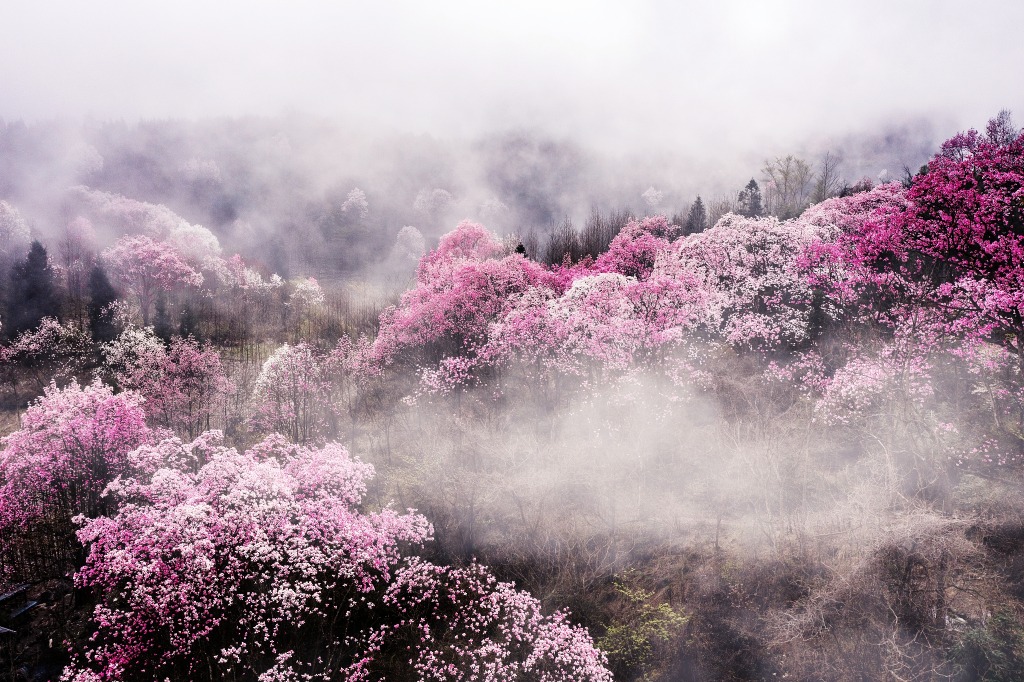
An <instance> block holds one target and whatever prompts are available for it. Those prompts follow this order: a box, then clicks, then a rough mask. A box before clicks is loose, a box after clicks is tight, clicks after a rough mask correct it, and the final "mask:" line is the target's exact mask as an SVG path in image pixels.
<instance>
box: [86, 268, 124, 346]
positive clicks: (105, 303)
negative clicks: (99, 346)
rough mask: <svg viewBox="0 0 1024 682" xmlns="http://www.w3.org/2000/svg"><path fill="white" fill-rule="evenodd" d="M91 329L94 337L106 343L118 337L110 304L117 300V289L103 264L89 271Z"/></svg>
mask: <svg viewBox="0 0 1024 682" xmlns="http://www.w3.org/2000/svg"><path fill="white" fill-rule="evenodd" d="M88 287H89V329H90V331H92V338H93V339H95V340H96V341H99V342H103V343H106V342H108V341H113V340H114V339H115V338H117V328H116V326H115V325H114V321H113V318H112V316H111V310H110V305H111V304H112V303H114V302H115V301H117V290H115V289H114V287H113V286H112V285H111V284H110V280H109V279H107V272H106V271H105V270H104V269H103V266H101V265H94V266H93V268H92V270H90V271H89V285H88Z"/></svg>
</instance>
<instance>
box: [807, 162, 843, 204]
mask: <svg viewBox="0 0 1024 682" xmlns="http://www.w3.org/2000/svg"><path fill="white" fill-rule="evenodd" d="M842 162H843V158H842V157H841V156H840V155H839V154H834V153H832V152H825V155H824V156H822V157H821V162H820V163H819V164H818V172H817V173H816V174H815V176H814V193H813V194H812V196H811V201H812V202H813V203H815V204H816V203H818V202H819V201H825V199H828V198H829V197H834V196H836V195H837V194H839V191H840V190H841V189H842V187H843V181H842V180H841V179H840V178H839V165H840V164H841V163H842Z"/></svg>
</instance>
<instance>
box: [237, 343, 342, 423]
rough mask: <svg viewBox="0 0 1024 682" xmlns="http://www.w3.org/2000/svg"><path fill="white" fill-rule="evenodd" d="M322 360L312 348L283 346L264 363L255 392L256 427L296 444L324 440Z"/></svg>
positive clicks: (325, 386) (326, 409)
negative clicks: (284, 437)
mask: <svg viewBox="0 0 1024 682" xmlns="http://www.w3.org/2000/svg"><path fill="white" fill-rule="evenodd" d="M322 362H323V361H322V358H321V357H320V355H319V354H318V353H317V352H316V351H315V350H314V349H313V348H312V347H311V346H309V345H307V344H305V343H299V344H296V345H294V346H292V345H289V344H287V343H286V344H284V345H282V346H281V347H280V348H278V349H277V350H276V351H274V353H273V354H272V355H271V356H270V357H269V358H267V361H266V362H264V363H263V368H262V369H261V370H260V374H259V376H258V377H257V378H256V384H255V387H254V389H253V397H252V400H253V412H254V414H253V417H252V422H253V425H254V426H255V427H256V428H257V429H259V430H261V431H263V432H265V433H270V432H278V433H282V434H284V435H286V436H287V437H288V438H290V439H291V440H292V441H294V442H296V443H306V442H309V441H315V440H318V439H322V438H323V436H324V433H325V430H326V428H327V425H328V412H329V405H328V404H327V400H326V398H327V393H328V384H327V381H326V378H325V376H324V370H323V365H322Z"/></svg>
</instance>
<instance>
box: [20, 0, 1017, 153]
mask: <svg viewBox="0 0 1024 682" xmlns="http://www.w3.org/2000/svg"><path fill="white" fill-rule="evenodd" d="M3 4H4V5H5V6H4V7H2V8H0V116H2V117H4V118H6V119H8V120H10V119H17V118H22V119H26V120H38V119H45V118H51V117H56V116H71V117H79V116H92V117H95V118H98V119H107V118H124V119H127V120H132V119H135V118H139V117H144V118H166V117H202V116H208V115H245V114H266V115H273V114H277V113H281V112H284V111H302V112H310V113H316V114H326V115H330V116H337V117H339V118H342V119H344V120H348V121H352V122H359V123H364V124H368V125H374V126H378V125H379V126H381V127H382V128H383V129H394V130H399V131H403V132H428V133H433V134H437V135H453V134H456V135H463V134H469V135H471V134H473V133H476V132H480V131H483V130H490V129H495V128H504V127H509V126H525V127H536V128H542V129H546V130H548V131H550V132H552V133H555V134H573V135H575V136H577V137H579V138H580V139H581V140H582V141H584V142H586V143H588V144H592V145H594V146H596V147H605V148H608V149H619V150H624V149H638V148H654V147H660V148H663V149H676V148H679V149H690V150H691V151H693V150H694V149H695V148H700V147H703V146H707V145H708V144H709V141H714V146H715V149H716V150H717V151H719V152H721V151H728V150H730V149H732V150H735V151H743V150H748V149H752V148H755V147H757V146H759V145H760V146H763V145H764V140H765V139H766V138H768V139H771V140H799V139H802V138H806V137H808V136H815V135H816V136H829V135H841V134H844V133H847V132H852V131H859V130H869V129H871V128H873V127H877V126H878V125H880V124H884V123H885V122H887V121H891V120H894V119H907V118H913V117H928V118H931V119H933V120H935V121H936V122H937V123H938V124H939V127H940V128H941V129H942V130H946V129H951V130H955V129H958V128H964V127H969V126H974V127H981V126H983V125H984V123H985V121H986V120H987V119H988V118H989V117H990V116H992V115H994V114H995V113H996V111H998V110H999V109H1000V108H1004V107H1005V108H1010V109H1013V110H1014V111H1015V113H1016V114H1017V116H1016V118H1017V120H1018V121H1020V120H1022V119H1024V87H1022V84H1024V39H1022V38H1021V27H1022V26H1024V2H1021V1H1019V0H1002V1H997V0H972V2H963V1H962V2H949V1H946V0H934V1H926V0H886V1H884V2H882V1H879V0H854V1H852V2H843V3H826V2H824V1H823V0H817V1H812V0H789V1H779V2H768V1H762V2H759V1H757V0H721V1H709V2H700V3H698V2H684V1H677V2H671V1H667V2H606V1H603V0H602V1H592V2H575V1H573V2H558V1H557V0H548V1H547V2H543V1H535V0H517V1H515V2H501V3H498V2H493V1H490V2H489V1H485V0H475V1H468V2H443V1H436V0H435V1H431V0H421V1H419V2H372V1H366V2H360V3H355V2H342V1H335V2H326V1H318V2H313V1H311V0H292V1H291V2H266V1H254V0H248V1H244V2H243V1H235V0H230V1H228V0H176V1H174V2H168V1H167V0H163V1H160V2H155V1H152V0H126V1H105V0H94V1H92V2H83V1H82V0H53V1H40V2H32V1H31V0H4V3H3Z"/></svg>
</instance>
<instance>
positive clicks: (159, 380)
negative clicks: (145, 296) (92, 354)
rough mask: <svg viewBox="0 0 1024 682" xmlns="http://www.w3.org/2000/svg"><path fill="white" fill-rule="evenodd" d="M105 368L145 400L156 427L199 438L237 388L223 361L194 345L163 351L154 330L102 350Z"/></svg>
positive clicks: (177, 340) (179, 342)
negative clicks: (226, 396)
mask: <svg viewBox="0 0 1024 682" xmlns="http://www.w3.org/2000/svg"><path fill="white" fill-rule="evenodd" d="M103 354H104V359H105V362H104V365H105V369H106V370H107V372H108V373H109V374H110V376H111V378H112V379H113V380H114V382H115V383H116V384H117V385H118V386H119V387H121V388H122V389H127V390H130V391H134V392H136V393H138V394H140V395H142V396H143V397H144V398H145V399H146V414H147V416H148V418H149V421H150V423H151V424H153V425H154V426H159V427H163V428H165V429H170V430H174V431H176V432H177V433H179V434H181V435H184V436H188V437H190V438H194V437H196V436H197V435H198V434H199V433H200V432H201V431H203V430H205V429H208V428H209V427H210V419H211V417H212V415H213V414H214V412H215V410H216V409H217V407H218V406H220V402H221V400H222V399H223V398H224V396H225V395H226V394H228V393H229V392H230V391H231V390H232V389H233V386H232V384H231V382H230V381H229V380H228V379H227V378H226V377H225V376H224V368H223V366H222V365H221V361H220V355H219V354H218V353H217V351H216V350H214V349H213V348H211V347H210V346H202V345H200V344H199V343H198V342H197V341H196V340H195V339H192V338H181V337H174V338H173V339H171V342H170V345H169V346H164V344H163V342H161V341H160V339H158V338H157V337H156V335H155V334H154V333H153V330H152V328H149V327H147V328H146V329H138V328H135V327H129V328H128V329H126V330H125V331H124V332H122V333H121V335H120V336H119V337H118V338H117V339H115V340H114V341H112V342H111V343H109V344H105V346H104V348H103Z"/></svg>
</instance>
